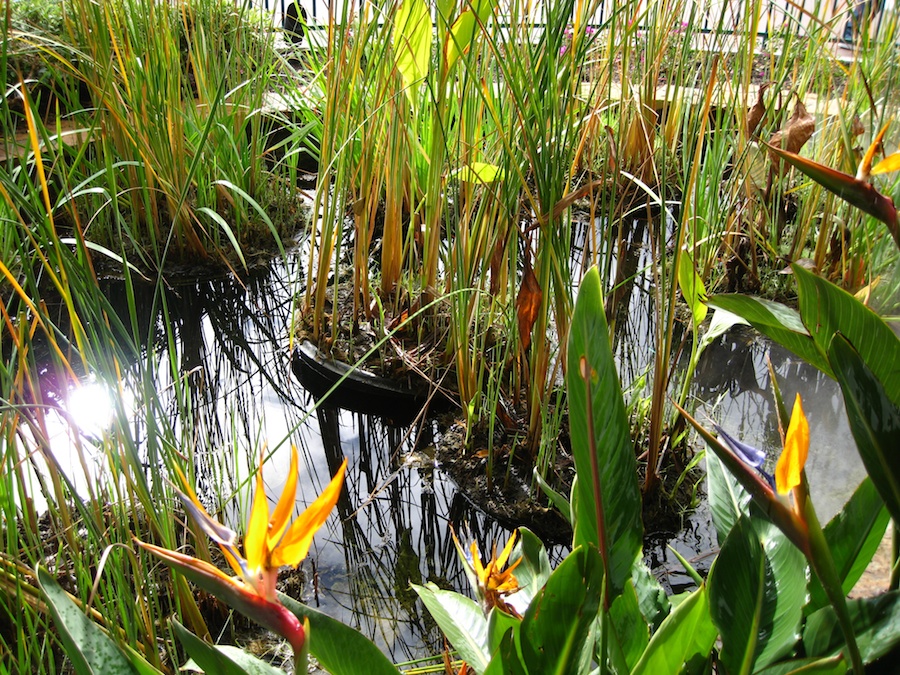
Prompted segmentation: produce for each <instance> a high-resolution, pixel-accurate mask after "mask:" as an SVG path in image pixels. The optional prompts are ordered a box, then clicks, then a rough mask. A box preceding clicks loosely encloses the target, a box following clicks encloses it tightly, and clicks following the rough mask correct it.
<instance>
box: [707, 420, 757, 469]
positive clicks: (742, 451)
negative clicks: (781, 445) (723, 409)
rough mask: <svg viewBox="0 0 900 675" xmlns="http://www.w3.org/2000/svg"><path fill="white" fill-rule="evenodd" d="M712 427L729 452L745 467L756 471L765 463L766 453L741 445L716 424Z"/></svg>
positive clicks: (744, 444)
mask: <svg viewBox="0 0 900 675" xmlns="http://www.w3.org/2000/svg"><path fill="white" fill-rule="evenodd" d="M713 427H715V430H716V431H717V432H718V433H719V436H721V437H722V439H723V440H724V441H725V444H726V445H727V446H728V447H729V448H731V451H732V452H733V453H734V454H736V455H737V456H738V457H739V458H740V460H741V461H742V462H743V463H744V464H746V465H747V466H752V467H753V468H754V469H758V468H759V467H761V466H762V465H763V462H765V461H766V453H765V452H763V451H762V450H757V449H756V448H754V447H753V446H750V445H747V444H746V443H741V442H740V441H739V440H737V439H735V438H732V437H731V436H729V435H728V434H727V433H726V432H725V430H724V429H723V428H722V427H720V426H719V425H718V424H714V425H713Z"/></svg>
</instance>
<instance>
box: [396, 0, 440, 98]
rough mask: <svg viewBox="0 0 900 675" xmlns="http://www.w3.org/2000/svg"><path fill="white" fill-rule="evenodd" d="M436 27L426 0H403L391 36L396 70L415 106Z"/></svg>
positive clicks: (426, 71) (429, 57)
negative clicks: (432, 21)
mask: <svg viewBox="0 0 900 675" xmlns="http://www.w3.org/2000/svg"><path fill="white" fill-rule="evenodd" d="M433 28H434V25H433V24H432V23H431V14H430V13H429V11H428V5H427V4H426V3H425V2H424V0H403V3H402V4H401V5H400V9H398V10H397V13H396V15H395V17H394V32H393V35H392V40H393V46H394V58H395V59H396V63H397V70H398V71H399V72H400V77H401V78H402V79H403V87H404V89H405V91H406V95H407V96H408V97H409V100H410V103H411V104H412V106H413V107H416V105H417V104H418V100H419V97H418V91H419V84H420V83H421V82H422V80H424V79H425V76H426V75H428V63H429V60H430V59H431V42H432V38H433V36H432V31H433Z"/></svg>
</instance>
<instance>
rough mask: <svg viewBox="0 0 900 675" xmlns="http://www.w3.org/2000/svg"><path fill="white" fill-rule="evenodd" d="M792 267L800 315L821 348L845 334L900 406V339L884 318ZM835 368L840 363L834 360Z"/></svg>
mask: <svg viewBox="0 0 900 675" xmlns="http://www.w3.org/2000/svg"><path fill="white" fill-rule="evenodd" d="M792 269H793V270H794V277H795V278H796V279H797V294H798V296H799V300H800V303H799V304H800V316H801V318H802V319H803V323H804V325H805V326H806V328H807V329H808V330H809V333H810V335H811V336H812V339H813V340H814V341H815V343H816V346H817V348H818V350H819V351H820V352H821V353H822V354H825V353H826V352H827V351H828V348H829V345H830V344H831V341H832V338H833V337H834V334H835V333H837V332H840V333H842V334H843V335H844V337H845V338H847V340H848V341H849V342H850V344H852V345H853V346H854V348H855V349H856V350H857V351H858V352H859V355H860V357H861V358H862V359H863V361H864V362H865V364H866V366H867V367H868V368H869V369H871V371H872V373H874V375H875V377H877V378H878V379H879V380H880V381H881V383H882V385H883V386H884V388H885V391H886V392H887V395H888V397H889V398H890V400H891V401H893V402H894V404H895V405H900V377H897V375H898V373H900V338H898V337H897V335H896V334H895V333H894V331H892V330H891V329H890V327H889V326H888V325H887V324H886V323H885V322H884V319H882V318H881V317H880V316H878V315H877V314H876V313H875V312H873V311H872V310H871V309H869V308H868V307H866V306H865V305H864V304H862V303H861V302H860V301H859V300H857V299H856V298H854V297H853V296H852V295H850V294H849V293H847V292H846V291H844V290H843V289H841V288H838V287H837V286H835V285H834V284H832V283H831V282H830V281H828V280H826V279H823V278H822V277H820V276H818V275H816V274H813V273H812V272H810V271H808V270H805V269H803V268H802V267H801V266H799V265H792ZM829 361H831V359H830V358H829ZM831 368H832V370H834V369H835V368H837V364H835V363H833V362H832V363H831Z"/></svg>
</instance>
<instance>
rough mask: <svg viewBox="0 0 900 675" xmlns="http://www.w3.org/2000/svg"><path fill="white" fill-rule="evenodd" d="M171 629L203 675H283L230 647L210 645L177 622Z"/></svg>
mask: <svg viewBox="0 0 900 675" xmlns="http://www.w3.org/2000/svg"><path fill="white" fill-rule="evenodd" d="M171 623H172V629H173V630H174V631H175V635H176V637H177V638H178V641H179V642H181V645H182V646H183V647H184V649H185V651H186V652H187V653H188V655H190V657H191V658H192V659H193V661H194V663H195V664H196V665H197V666H198V667H199V668H200V669H201V670H202V671H203V672H205V673H216V674H217V675H218V674H221V675H284V673H283V671H281V670H279V669H278V668H275V667H274V666H271V665H269V664H268V663H266V662H265V661H261V660H259V659H257V658H256V657H255V656H252V655H251V654H248V653H247V652H245V651H243V650H242V649H238V648H237V647H232V646H230V645H211V644H208V643H206V642H204V641H203V640H201V639H200V638H199V637H197V636H196V635H194V634H193V633H192V632H191V631H189V630H188V629H187V628H185V627H184V626H182V625H181V624H180V623H178V621H175V620H174V619H172V620H171Z"/></svg>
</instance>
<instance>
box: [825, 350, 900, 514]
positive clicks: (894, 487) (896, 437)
mask: <svg viewBox="0 0 900 675" xmlns="http://www.w3.org/2000/svg"><path fill="white" fill-rule="evenodd" d="M828 357H829V360H830V361H831V363H832V365H833V366H834V368H835V376H836V377H837V381H838V383H839V384H840V385H841V392H842V393H843V395H844V405H845V406H846V409H847V418H848V419H849V421H850V431H851V432H852V433H853V438H854V440H855V441H856V449H857V451H858V452H859V456H860V457H861V458H862V461H863V464H864V465H865V467H866V471H868V473H869V477H870V478H871V479H872V482H873V483H874V484H875V487H876V489H877V490H878V494H880V495H881V498H882V499H883V500H884V504H885V506H886V507H887V509H888V511H889V512H890V514H891V517H892V518H893V519H894V522H895V523H896V522H900V408H898V407H897V405H896V403H894V402H893V401H892V400H891V399H890V398H889V397H888V395H887V393H886V392H885V389H884V387H883V386H882V383H881V381H880V379H879V378H878V377H877V376H876V375H875V373H874V372H872V370H870V369H869V368H868V367H867V365H866V362H865V361H864V360H863V358H862V356H861V355H860V353H859V352H857V351H856V350H855V349H854V348H853V345H851V344H850V342H849V341H848V340H847V339H846V338H845V337H844V336H843V335H835V336H834V339H833V340H832V341H831V347H830V348H829V350H828ZM898 379H900V378H897V377H896V376H895V377H894V380H898Z"/></svg>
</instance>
